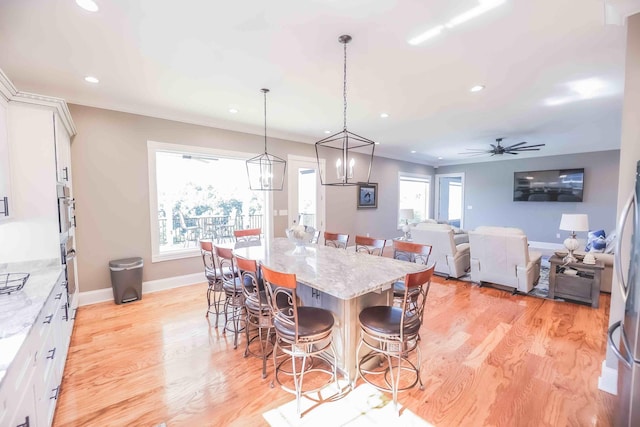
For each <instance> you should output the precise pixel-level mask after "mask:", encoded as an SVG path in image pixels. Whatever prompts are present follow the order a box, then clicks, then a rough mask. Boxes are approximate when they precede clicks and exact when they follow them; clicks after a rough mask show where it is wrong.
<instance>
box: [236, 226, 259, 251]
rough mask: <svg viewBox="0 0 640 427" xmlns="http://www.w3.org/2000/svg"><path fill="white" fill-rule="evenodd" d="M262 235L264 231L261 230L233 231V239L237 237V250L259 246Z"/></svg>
mask: <svg viewBox="0 0 640 427" xmlns="http://www.w3.org/2000/svg"><path fill="white" fill-rule="evenodd" d="M261 234H262V229H260V228H249V229H246V230H233V237H235V239H236V248H238V247H244V246H251V245H254V244H256V245H257V244H259V243H260V235H261Z"/></svg>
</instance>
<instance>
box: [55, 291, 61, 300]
mask: <svg viewBox="0 0 640 427" xmlns="http://www.w3.org/2000/svg"><path fill="white" fill-rule="evenodd" d="M60 298H62V292H60V293H59V294H56V296H55V297H54V298H53V299H60Z"/></svg>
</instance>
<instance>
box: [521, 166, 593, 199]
mask: <svg viewBox="0 0 640 427" xmlns="http://www.w3.org/2000/svg"><path fill="white" fill-rule="evenodd" d="M583 192H584V169H554V170H546V171H526V172H514V174H513V201H514V202H581V201H582V194H583Z"/></svg>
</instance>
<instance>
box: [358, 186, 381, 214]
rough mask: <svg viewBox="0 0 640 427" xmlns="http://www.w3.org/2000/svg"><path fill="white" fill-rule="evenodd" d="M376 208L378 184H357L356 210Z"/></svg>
mask: <svg viewBox="0 0 640 427" xmlns="http://www.w3.org/2000/svg"><path fill="white" fill-rule="evenodd" d="M377 207H378V184H358V209H364V208H377Z"/></svg>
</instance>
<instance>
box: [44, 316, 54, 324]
mask: <svg viewBox="0 0 640 427" xmlns="http://www.w3.org/2000/svg"><path fill="white" fill-rule="evenodd" d="M44 319H45V320H44V322H42V323H51V320H53V314H50V315H48V316H47V317H45V318H44Z"/></svg>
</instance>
